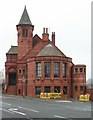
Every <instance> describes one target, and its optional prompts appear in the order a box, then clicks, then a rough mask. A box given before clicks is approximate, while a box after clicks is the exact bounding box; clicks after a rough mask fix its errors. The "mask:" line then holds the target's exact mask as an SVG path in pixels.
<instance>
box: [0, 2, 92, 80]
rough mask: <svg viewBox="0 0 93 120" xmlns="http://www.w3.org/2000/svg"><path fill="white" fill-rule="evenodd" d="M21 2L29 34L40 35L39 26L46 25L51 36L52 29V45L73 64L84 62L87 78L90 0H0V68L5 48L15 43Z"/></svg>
mask: <svg viewBox="0 0 93 120" xmlns="http://www.w3.org/2000/svg"><path fill="white" fill-rule="evenodd" d="M25 5H26V8H27V11H28V14H29V17H30V20H31V22H32V24H33V25H34V33H33V34H34V35H35V34H38V35H39V36H40V37H42V33H43V27H48V30H49V34H50V36H49V38H50V39H51V33H52V32H55V35H56V46H57V47H58V48H59V49H60V50H61V51H62V52H63V53H64V54H65V55H66V56H67V57H71V58H72V61H73V63H74V64H75V65H76V64H85V65H86V72H87V73H86V79H89V78H91V0H1V1H0V58H1V59H0V71H2V70H3V69H5V66H4V65H5V61H6V53H7V52H8V50H9V48H10V47H11V45H14V46H16V45H17V30H16V25H17V24H18V22H19V20H20V18H21V15H22V13H23V10H24V7H25Z"/></svg>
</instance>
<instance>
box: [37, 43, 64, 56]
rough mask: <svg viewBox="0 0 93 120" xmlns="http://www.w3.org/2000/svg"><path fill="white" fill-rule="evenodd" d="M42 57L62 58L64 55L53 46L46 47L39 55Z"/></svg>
mask: <svg viewBox="0 0 93 120" xmlns="http://www.w3.org/2000/svg"><path fill="white" fill-rule="evenodd" d="M36 56H37V57H40V56H59V57H61V56H62V54H61V53H60V52H59V51H58V50H57V49H56V48H55V47H54V46H53V45H51V44H48V45H46V46H45V47H44V48H43V49H42V50H41V51H40V52H39V53H38V54H37V55H36Z"/></svg>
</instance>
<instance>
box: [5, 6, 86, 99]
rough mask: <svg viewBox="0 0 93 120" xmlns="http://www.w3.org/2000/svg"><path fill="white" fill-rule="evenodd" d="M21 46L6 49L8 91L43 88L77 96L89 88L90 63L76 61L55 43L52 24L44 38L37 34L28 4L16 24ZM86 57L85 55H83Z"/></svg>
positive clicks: (19, 92) (27, 93)
mask: <svg viewBox="0 0 93 120" xmlns="http://www.w3.org/2000/svg"><path fill="white" fill-rule="evenodd" d="M16 28H17V32H18V34H17V36H18V40H17V41H18V46H11V48H10V49H9V51H8V52H7V53H6V62H5V71H6V89H5V92H6V94H16V95H21V96H22V95H25V96H36V95H39V94H40V92H61V93H62V96H63V98H64V97H66V98H69V97H74V98H77V97H78V95H79V94H82V93H85V92H86V65H74V63H73V62H72V58H70V57H67V56H66V55H65V54H64V53H63V52H62V51H61V50H59V49H58V47H57V46H56V45H55V32H52V36H51V40H50V39H49V34H48V28H43V34H42V38H40V37H39V36H38V35H37V34H36V35H35V36H33V31H34V25H32V23H31V21H30V18H29V15H28V13H27V10H26V7H25V8H24V11H23V14H22V16H21V19H20V21H19V23H18V25H17V26H16ZM82 59H83V58H82Z"/></svg>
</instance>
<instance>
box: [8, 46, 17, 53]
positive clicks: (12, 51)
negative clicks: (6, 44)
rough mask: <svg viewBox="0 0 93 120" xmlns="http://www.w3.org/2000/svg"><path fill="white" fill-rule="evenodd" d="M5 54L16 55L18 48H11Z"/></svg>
mask: <svg viewBox="0 0 93 120" xmlns="http://www.w3.org/2000/svg"><path fill="white" fill-rule="evenodd" d="M6 54H18V46H11V48H10V49H9V51H8V52H7V53H6Z"/></svg>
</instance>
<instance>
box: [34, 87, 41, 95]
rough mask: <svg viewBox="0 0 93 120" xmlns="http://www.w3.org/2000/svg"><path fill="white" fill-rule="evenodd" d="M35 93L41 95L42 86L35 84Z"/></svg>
mask: <svg viewBox="0 0 93 120" xmlns="http://www.w3.org/2000/svg"><path fill="white" fill-rule="evenodd" d="M35 93H36V95H40V93H41V86H35Z"/></svg>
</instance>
